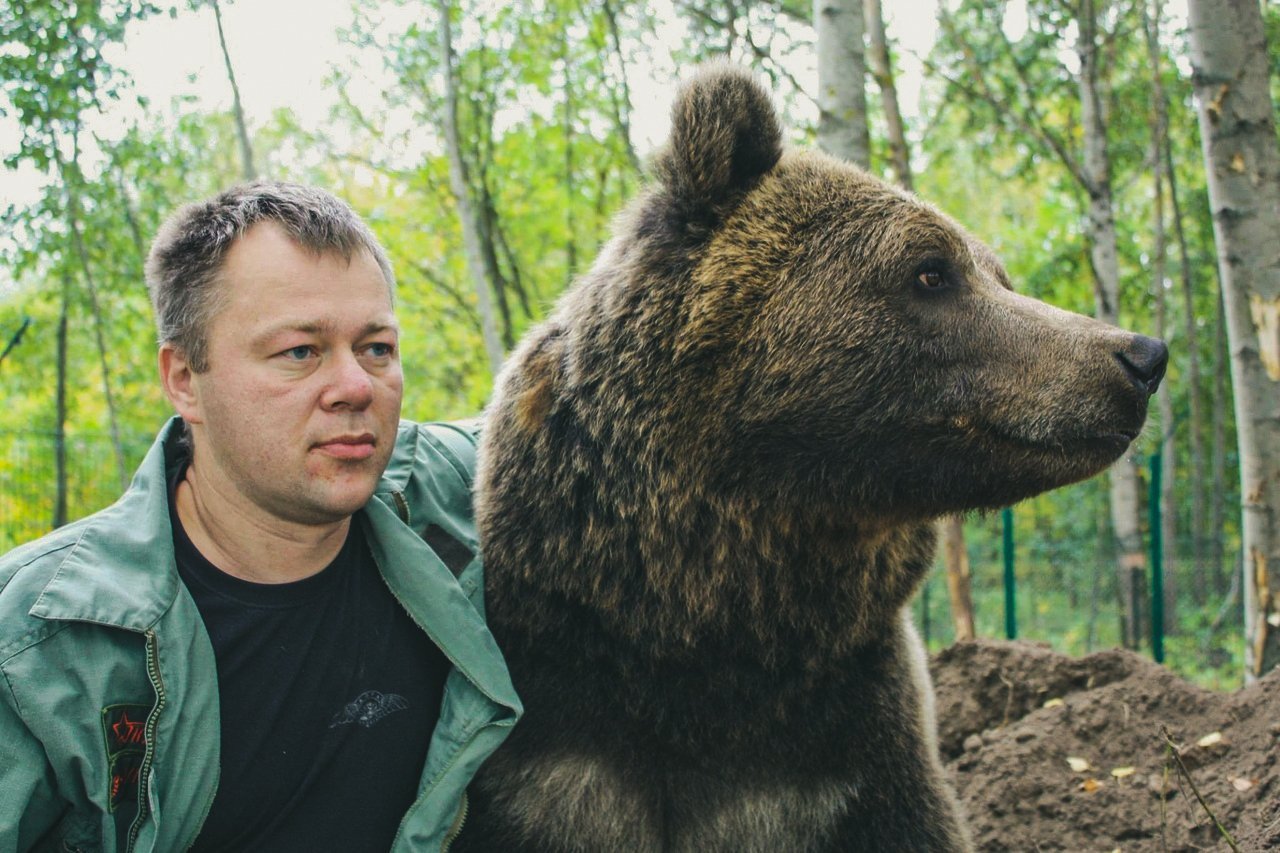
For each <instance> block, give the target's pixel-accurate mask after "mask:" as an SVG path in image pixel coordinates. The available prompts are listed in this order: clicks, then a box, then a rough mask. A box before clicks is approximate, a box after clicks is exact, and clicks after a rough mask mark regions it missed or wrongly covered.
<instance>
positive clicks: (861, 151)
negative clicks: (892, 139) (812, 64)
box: [813, 0, 871, 169]
mask: <svg viewBox="0 0 1280 853" xmlns="http://www.w3.org/2000/svg"><path fill="white" fill-rule="evenodd" d="M813 28H814V34H815V35H816V36H817V52H818V147H819V148H821V149H822V150H823V151H825V152H827V153H828V154H830V155H832V156H833V157H840V158H842V159H844V160H848V161H849V162H850V163H854V164H856V165H858V166H861V167H862V168H864V169H869V168H871V137H870V133H869V132H868V130H867V90H866V75H867V66H866V54H865V49H864V47H863V43H862V41H863V20H862V3H861V2H860V0H814V4H813Z"/></svg>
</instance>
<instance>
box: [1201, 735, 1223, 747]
mask: <svg viewBox="0 0 1280 853" xmlns="http://www.w3.org/2000/svg"><path fill="white" fill-rule="evenodd" d="M1220 743H1222V732H1211V733H1209V734H1207V735H1205V736H1204V737H1202V738H1200V740H1198V741H1196V746H1202V747H1204V748H1205V749H1208V748H1209V747H1211V746H1217V745H1218V744H1220Z"/></svg>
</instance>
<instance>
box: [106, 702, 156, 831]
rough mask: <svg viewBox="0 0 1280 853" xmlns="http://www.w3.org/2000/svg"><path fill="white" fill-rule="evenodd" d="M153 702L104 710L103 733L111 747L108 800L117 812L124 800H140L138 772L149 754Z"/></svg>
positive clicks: (108, 763) (117, 706)
mask: <svg viewBox="0 0 1280 853" xmlns="http://www.w3.org/2000/svg"><path fill="white" fill-rule="evenodd" d="M150 712H151V706H150V705H135V704H123V705H108V706H107V707H105V708H103V709H102V736H103V739H104V740H105V742H106V747H107V779H108V781H107V784H108V789H107V803H108V808H109V810H110V811H113V812H114V811H115V810H116V808H118V807H119V806H120V805H121V804H122V803H127V802H137V800H138V788H139V785H138V774H139V772H140V771H141V770H142V759H143V757H144V756H146V754H147V714H149V713H150Z"/></svg>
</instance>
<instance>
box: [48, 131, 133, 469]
mask: <svg viewBox="0 0 1280 853" xmlns="http://www.w3.org/2000/svg"><path fill="white" fill-rule="evenodd" d="M75 151H76V153H75V155H73V157H72V159H71V163H70V170H68V168H67V166H66V165H65V164H63V162H62V159H61V158H60V157H59V158H57V160H56V165H57V167H58V176H59V177H60V178H61V180H62V184H63V187H64V188H65V189H66V199H67V210H66V216H67V229H68V230H69V231H70V232H71V244H72V246H73V247H74V249H75V252H76V257H77V259H78V260H79V262H80V271H81V273H82V274H83V275H84V284H85V289H86V291H87V292H88V294H89V309H90V311H91V312H92V314H93V334H94V341H95V342H96V343H97V345H98V365H99V367H100V368H101V371H102V396H103V399H104V401H105V402H106V404H107V424H108V428H109V430H110V432H111V446H112V447H113V448H114V449H115V457H116V473H117V475H118V476H119V479H120V491H122V492H123V491H124V490H125V489H126V488H128V486H129V463H128V460H126V459H125V455H124V442H123V441H122V440H121V438H120V417H119V413H118V411H117V409H116V400H115V394H114V393H112V390H111V370H110V368H109V367H108V359H107V338H106V320H104V319H103V316H102V306H101V304H100V303H99V302H98V287H97V284H96V283H95V282H94V278H93V266H92V264H90V263H89V250H88V249H87V248H86V247H85V244H84V235H83V234H82V233H81V232H80V197H79V195H78V194H77V193H76V189H75V187H76V183H75V182H76V181H77V180H79V178H80V169H79V160H78V158H79V147H78V145H77V147H76V148H75Z"/></svg>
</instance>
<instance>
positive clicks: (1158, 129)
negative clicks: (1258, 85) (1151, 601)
mask: <svg viewBox="0 0 1280 853" xmlns="http://www.w3.org/2000/svg"><path fill="white" fill-rule="evenodd" d="M1159 13H1160V8H1159V3H1157V4H1156V14H1155V16H1154V17H1153V16H1151V15H1150V14H1149V13H1148V11H1147V7H1146V5H1145V3H1144V5H1143V8H1142V28H1143V31H1144V35H1145V36H1146V42H1147V59H1148V61H1149V62H1150V63H1151V79H1152V88H1153V90H1154V91H1155V93H1156V97H1155V98H1154V99H1153V101H1154V103H1153V105H1152V111H1151V155H1150V156H1151V162H1152V164H1153V165H1154V168H1153V169H1152V184H1153V187H1152V194H1153V196H1154V197H1153V199H1152V205H1151V208H1152V210H1151V213H1152V222H1151V230H1152V242H1153V246H1152V261H1151V284H1152V287H1153V288H1154V289H1155V297H1156V337H1158V338H1165V337H1167V336H1168V322H1169V297H1168V295H1167V293H1166V292H1165V270H1166V267H1165V262H1166V259H1167V256H1168V241H1167V232H1166V230H1165V220H1164V213H1165V210H1164V179H1165V174H1164V171H1163V169H1162V168H1161V164H1162V163H1163V162H1164V157H1163V155H1164V149H1165V146H1166V145H1167V143H1168V139H1167V134H1168V118H1167V116H1166V114H1165V112H1164V109H1163V101H1162V98H1163V88H1162V87H1161V85H1160V43H1159V33H1160V31H1159V26H1160V18H1159ZM1171 385H1172V383H1171V382H1162V383H1161V384H1160V390H1159V391H1157V392H1156V398H1157V407H1158V408H1159V411H1160V522H1159V523H1160V527H1161V531H1160V532H1161V535H1162V537H1163V539H1164V543H1165V545H1164V552H1163V565H1162V566H1160V567H1159V568H1160V569H1161V571H1162V573H1163V575H1164V583H1163V590H1164V602H1163V603H1164V620H1163V621H1164V624H1163V625H1162V629H1163V631H1164V632H1165V633H1171V632H1172V631H1173V629H1174V626H1175V625H1177V622H1178V620H1177V605H1178V576H1177V573H1176V572H1175V570H1174V569H1175V566H1176V561H1175V556H1176V552H1175V548H1174V543H1175V542H1176V541H1177V533H1178V512H1177V503H1176V501H1175V496H1174V484H1175V483H1176V477H1177V464H1176V463H1177V442H1176V441H1175V440H1174V438H1175V435H1176V431H1175V428H1174V414H1173V391H1171V390H1170V386H1171ZM1153 535H1154V531H1153ZM1151 568H1152V571H1155V570H1156V567H1155V566H1152V567H1151Z"/></svg>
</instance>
